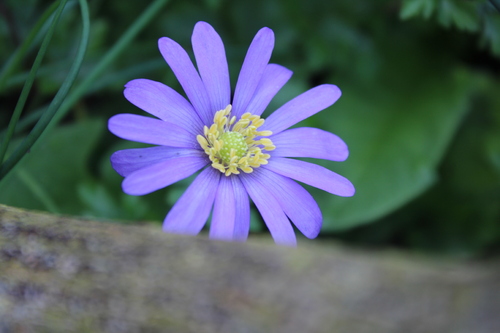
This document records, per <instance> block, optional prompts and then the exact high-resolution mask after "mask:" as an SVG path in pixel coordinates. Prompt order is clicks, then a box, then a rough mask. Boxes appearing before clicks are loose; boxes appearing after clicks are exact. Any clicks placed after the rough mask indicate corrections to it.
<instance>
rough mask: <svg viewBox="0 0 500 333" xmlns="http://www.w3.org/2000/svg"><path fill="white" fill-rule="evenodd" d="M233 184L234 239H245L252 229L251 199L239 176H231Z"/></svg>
mask: <svg viewBox="0 0 500 333" xmlns="http://www.w3.org/2000/svg"><path fill="white" fill-rule="evenodd" d="M230 179H231V183H232V185H233V193H234V201H235V206H236V216H235V224H234V234H233V239H234V240H237V241H245V240H246V239H247V238H248V233H249V231H250V201H249V199H248V193H247V191H246V190H245V187H244V186H243V184H242V183H241V181H240V179H239V178H238V177H230Z"/></svg>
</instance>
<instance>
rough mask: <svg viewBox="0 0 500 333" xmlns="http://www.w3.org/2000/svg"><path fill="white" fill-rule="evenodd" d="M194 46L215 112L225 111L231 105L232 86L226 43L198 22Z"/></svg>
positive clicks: (199, 67)
mask: <svg viewBox="0 0 500 333" xmlns="http://www.w3.org/2000/svg"><path fill="white" fill-rule="evenodd" d="M191 43H192V44H193V51H194V56H195V58H196V64H197V65H198V70H199V72H200V75H201V79H202V80H203V83H204V84H205V89H206V90H207V93H208V97H209V98H210V102H211V106H212V111H213V113H212V114H215V111H218V110H224V109H225V108H226V106H228V105H229V103H231V86H230V83H229V69H228V67H227V60H226V51H225V50H224V43H222V40H221V38H220V36H219V35H218V34H217V32H216V31H215V30H214V28H212V26H211V25H210V24H208V23H206V22H198V23H196V25H195V26H194V31H193V36H192V37H191Z"/></svg>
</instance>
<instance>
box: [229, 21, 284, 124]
mask: <svg viewBox="0 0 500 333" xmlns="http://www.w3.org/2000/svg"><path fill="white" fill-rule="evenodd" d="M273 48H274V33H273V31H272V30H271V29H269V28H262V29H260V30H259V32H257V34H256V35H255V37H254V39H253V41H252V43H251V44H250V47H249V48H248V51H247V54H246V56H245V60H244V61H243V66H242V67H241V71H240V75H239V76H238V82H237V83H236V89H235V92H234V99H233V110H234V111H233V115H235V116H236V118H239V117H240V116H241V115H242V114H243V113H245V112H246V108H247V105H248V103H249V102H250V100H251V99H252V96H253V95H254V93H255V89H256V88H257V86H258V84H259V82H260V81H261V78H262V74H263V73H264V70H265V68H266V66H267V64H268V63H269V59H271V53H272V52H273Z"/></svg>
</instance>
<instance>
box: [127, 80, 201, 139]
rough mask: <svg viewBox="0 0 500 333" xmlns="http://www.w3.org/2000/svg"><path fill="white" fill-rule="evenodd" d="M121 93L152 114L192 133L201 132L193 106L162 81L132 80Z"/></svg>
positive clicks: (199, 120) (198, 119)
mask: <svg viewBox="0 0 500 333" xmlns="http://www.w3.org/2000/svg"><path fill="white" fill-rule="evenodd" d="M123 94H124V95H125V98H126V99H128V101H129V102H130V103H132V104H134V105H135V106H137V107H138V108H140V109H142V110H144V111H146V112H148V113H150V114H152V115H153V116H156V117H158V118H160V119H162V120H164V121H167V122H170V123H174V124H177V125H179V126H181V127H182V128H184V129H185V130H187V131H188V132H190V133H192V134H194V135H196V134H199V133H202V132H203V123H202V122H201V119H200V117H199V116H198V114H197V113H196V111H195V110H194V109H193V106H192V105H191V104H190V103H189V102H188V101H187V100H186V99H185V98H184V97H182V96H181V95H180V94H179V93H177V92H176V91H175V90H173V89H172V88H170V87H168V86H166V85H164V84H163V83H160V82H156V81H151V80H146V79H137V80H132V81H130V82H128V83H127V84H126V85H125V91H124V92H123Z"/></svg>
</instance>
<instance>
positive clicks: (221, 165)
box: [196, 105, 276, 176]
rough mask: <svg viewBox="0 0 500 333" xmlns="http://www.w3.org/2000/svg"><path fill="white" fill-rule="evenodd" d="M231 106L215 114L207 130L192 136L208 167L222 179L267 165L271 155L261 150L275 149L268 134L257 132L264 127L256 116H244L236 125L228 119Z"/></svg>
mask: <svg viewBox="0 0 500 333" xmlns="http://www.w3.org/2000/svg"><path fill="white" fill-rule="evenodd" d="M230 114H231V105H228V106H227V107H226V108H225V109H224V110H220V111H217V112H216V113H215V116H214V123H213V124H212V126H210V128H208V127H207V126H205V127H204V128H203V135H198V136H196V139H197V140H198V143H199V144H200V146H201V148H203V150H204V151H205V153H206V154H207V155H208V157H209V158H210V161H211V162H212V167H214V168H215V169H217V170H219V171H220V172H222V173H224V174H225V175H226V176H229V175H231V174H233V173H234V174H236V175H237V174H239V173H240V172H239V170H238V169H241V170H243V172H246V173H250V172H252V171H253V168H258V167H259V166H261V165H262V164H267V160H268V159H269V157H271V155H269V154H264V153H263V152H262V151H263V150H273V149H275V148H276V147H275V146H274V145H273V143H272V141H271V140H270V139H268V138H257V137H263V136H270V135H271V134H272V132H271V131H257V129H258V128H259V127H260V126H262V125H263V124H264V119H262V118H260V117H259V116H255V115H252V114H251V113H248V112H247V113H245V114H243V115H242V116H241V118H240V120H238V121H237V122H236V117H235V116H233V117H231V116H230Z"/></svg>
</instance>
